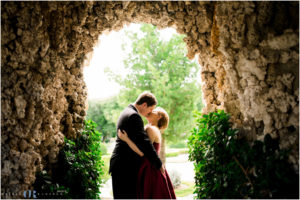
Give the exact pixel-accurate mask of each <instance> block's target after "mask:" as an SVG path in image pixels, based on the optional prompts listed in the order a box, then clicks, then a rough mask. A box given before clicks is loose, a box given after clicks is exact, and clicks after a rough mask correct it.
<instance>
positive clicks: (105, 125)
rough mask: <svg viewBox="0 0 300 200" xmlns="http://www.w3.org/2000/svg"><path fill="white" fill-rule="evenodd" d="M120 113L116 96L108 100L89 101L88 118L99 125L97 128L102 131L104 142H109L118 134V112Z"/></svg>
mask: <svg viewBox="0 0 300 200" xmlns="http://www.w3.org/2000/svg"><path fill="white" fill-rule="evenodd" d="M119 113H120V107H119V104H118V103H117V99H115V98H113V99H109V100H107V101H89V109H88V111H87V117H86V118H87V119H88V120H89V119H90V120H93V121H94V122H95V123H96V124H97V125H98V126H97V128H96V129H97V130H98V131H99V132H101V133H102V136H103V138H102V142H108V140H109V139H110V138H112V137H115V136H116V114H119Z"/></svg>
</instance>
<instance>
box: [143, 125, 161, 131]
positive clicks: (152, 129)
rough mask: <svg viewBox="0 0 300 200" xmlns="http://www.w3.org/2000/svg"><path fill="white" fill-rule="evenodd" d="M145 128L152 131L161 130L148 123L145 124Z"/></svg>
mask: <svg viewBox="0 0 300 200" xmlns="http://www.w3.org/2000/svg"><path fill="white" fill-rule="evenodd" d="M145 130H146V131H147V132H148V131H151V132H159V129H158V128H157V127H156V126H152V125H150V124H147V125H146V126H145Z"/></svg>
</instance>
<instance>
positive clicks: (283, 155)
mask: <svg viewBox="0 0 300 200" xmlns="http://www.w3.org/2000/svg"><path fill="white" fill-rule="evenodd" d="M196 117H197V119H196V122H197V126H196V127H195V128H194V129H193V130H192V135H191V136H190V137H189V142H188V146H189V151H190V156H189V159H190V160H191V161H195V182H196V186H195V192H194V193H196V194H197V198H199V199H200V198H206V199H207V198H298V195H299V191H298V186H299V184H298V177H299V175H298V174H296V173H295V171H294V170H293V169H292V167H291V165H290V164H289V163H288V162H287V155H288V154H287V153H288V152H286V151H284V150H281V149H280V148H279V142H278V140H275V139H272V138H271V137H270V135H268V134H267V135H266V136H265V139H264V141H263V142H261V141H255V142H254V143H253V145H250V144H249V143H248V142H247V141H245V140H244V139H238V138H237V132H238V130H235V129H232V128H231V124H230V122H229V119H230V116H229V115H228V114H226V113H225V112H224V111H218V112H216V113H209V114H208V115H201V114H200V113H197V114H196Z"/></svg>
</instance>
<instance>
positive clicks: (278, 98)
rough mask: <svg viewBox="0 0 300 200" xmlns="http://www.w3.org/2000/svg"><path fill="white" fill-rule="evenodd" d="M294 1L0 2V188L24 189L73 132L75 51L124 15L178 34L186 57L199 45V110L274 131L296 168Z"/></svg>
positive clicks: (79, 103)
mask: <svg viewBox="0 0 300 200" xmlns="http://www.w3.org/2000/svg"><path fill="white" fill-rule="evenodd" d="M298 8H299V2H204V1H201V2H196V1H193V2H189V1H184V2H93V1H89V2H2V3H1V11H2V12H1V19H2V21H1V27H2V29H1V52H2V54H1V63H2V67H1V78H2V80H1V91H2V92H1V95H2V97H1V130H2V135H1V153H2V154H1V161H2V165H1V169H2V174H1V178H2V185H1V186H2V189H3V190H2V192H3V193H6V194H7V193H8V192H10V193H11V192H13V193H18V194H19V193H20V192H22V191H24V190H27V189H32V188H31V185H32V183H33V182H34V180H35V172H36V171H37V170H40V169H43V168H44V167H45V166H48V165H51V164H52V163H55V162H56V156H57V154H58V151H59V148H60V147H61V146H62V144H63V141H64V140H63V138H64V135H65V136H67V137H76V132H77V131H78V130H79V129H80V128H81V127H82V125H83V120H84V116H85V115H86V113H85V111H84V108H85V102H86V98H87V92H86V86H85V84H84V81H83V61H84V59H85V56H86V55H87V54H88V53H89V52H91V51H92V48H93V45H94V44H95V43H96V41H97V40H98V36H99V35H100V34H101V33H103V32H104V31H110V30H119V29H121V28H122V26H123V24H125V23H131V22H135V23H138V22H145V23H151V24H153V25H155V26H158V27H159V28H164V27H170V26H172V27H175V28H176V30H177V31H178V32H179V33H181V34H186V35H187V37H186V38H185V42H186V43H187V46H188V57H189V58H193V57H194V55H195V54H199V63H200V65H201V66H202V67H203V68H202V69H201V70H202V71H201V75H202V80H203V81H204V83H205V85H204V87H203V93H204V98H205V100H206V104H207V107H206V108H205V110H204V112H208V111H213V110H215V109H225V111H227V112H230V113H231V114H232V118H233V122H234V124H235V126H237V127H240V128H241V129H242V130H244V132H245V134H246V135H247V136H248V138H249V139H254V138H262V136H263V135H264V134H266V133H271V135H272V136H273V137H280V141H281V146H282V147H283V148H290V149H293V152H292V154H291V156H290V161H291V162H293V163H294V164H295V167H296V168H297V167H298V159H299V155H298V149H299V147H298V145H299V144H298V138H299V135H298V132H299V112H298V110H299V84H298V82H299V67H298V66H299V38H298V34H299V9H298ZM297 169H298V168H297ZM2 196H3V195H2ZM5 197H13V196H11V195H8V196H5Z"/></svg>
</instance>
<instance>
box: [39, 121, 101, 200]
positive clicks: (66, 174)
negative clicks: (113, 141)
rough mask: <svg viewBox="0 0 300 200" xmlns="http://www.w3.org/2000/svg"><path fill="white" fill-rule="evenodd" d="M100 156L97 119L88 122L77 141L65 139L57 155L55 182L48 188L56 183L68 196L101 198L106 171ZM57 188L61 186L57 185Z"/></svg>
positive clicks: (99, 134) (99, 136) (54, 171)
mask: <svg viewBox="0 0 300 200" xmlns="http://www.w3.org/2000/svg"><path fill="white" fill-rule="evenodd" d="M101 156H102V154H101V133H100V132H98V131H97V130H96V123H95V122H93V121H91V120H89V121H85V129H84V130H83V131H82V132H81V134H80V136H78V137H77V138H76V139H74V140H69V139H67V138H65V145H64V147H63V148H62V149H61V151H60V153H59V156H58V163H57V166H58V167H57V169H55V170H53V175H52V177H51V178H52V179H53V181H52V182H49V181H48V184H50V186H49V187H53V186H51V185H56V184H57V185H58V186H63V188H66V191H67V192H66V193H65V194H64V195H65V197H67V198H81V199H97V198H99V195H100V190H99V189H100V185H101V183H102V176H103V173H104V172H103V161H102V158H101ZM44 177H45V176H44ZM44 180H45V181H46V179H44ZM49 187H48V188H49ZM44 188H46V189H45V190H44V192H45V191H47V187H44ZM58 189H61V188H60V187H56V188H54V190H58Z"/></svg>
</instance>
